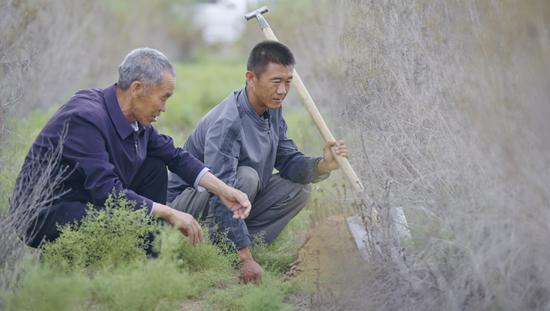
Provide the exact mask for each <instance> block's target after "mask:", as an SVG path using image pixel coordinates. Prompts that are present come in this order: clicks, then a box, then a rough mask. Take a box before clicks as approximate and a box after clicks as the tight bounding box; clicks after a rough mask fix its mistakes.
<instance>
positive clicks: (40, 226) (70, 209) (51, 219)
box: [25, 158, 168, 247]
mask: <svg viewBox="0 0 550 311" xmlns="http://www.w3.org/2000/svg"><path fill="white" fill-rule="evenodd" d="M128 188H129V189H131V190H133V191H135V192H136V193H138V194H140V195H142V196H144V197H146V198H148V199H150V200H152V201H153V202H157V203H161V204H166V190H167V188H168V173H167V170H166V165H165V164H164V162H162V161H161V160H159V159H157V158H147V159H145V162H144V163H143V165H142V166H141V168H140V170H139V171H138V172H137V174H136V176H135V177H134V179H133V180H132V182H131V183H130V186H129V187H128ZM86 208H87V202H77V201H60V202H57V203H55V204H53V205H52V206H51V207H50V208H48V209H45V210H43V211H40V212H39V213H38V215H37V216H35V217H34V218H33V220H32V221H31V222H30V226H29V227H28V229H27V232H26V236H25V242H26V243H27V245H29V246H32V247H39V246H40V245H41V244H42V243H43V241H53V240H55V239H57V238H58V237H59V231H58V227H57V226H58V225H64V224H68V223H75V222H77V223H78V222H80V221H81V220H82V218H84V216H86ZM95 208H97V209H101V208H103V207H101V206H98V207H95Z"/></svg>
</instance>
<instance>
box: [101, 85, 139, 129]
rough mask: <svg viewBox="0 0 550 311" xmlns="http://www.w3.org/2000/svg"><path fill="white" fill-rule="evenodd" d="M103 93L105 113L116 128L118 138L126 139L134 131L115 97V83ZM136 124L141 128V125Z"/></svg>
mask: <svg viewBox="0 0 550 311" xmlns="http://www.w3.org/2000/svg"><path fill="white" fill-rule="evenodd" d="M103 92H104V94H105V106H106V107H107V113H108V114H109V117H110V118H111V121H112V122H113V125H114V126H115V128H116V131H117V133H118V135H119V136H120V138H122V139H126V138H127V137H128V136H130V134H132V133H133V132H134V129H133V128H132V125H131V124H130V121H128V119H126V117H125V116H124V114H122V110H121V109H120V104H119V103H118V99H117V98H116V83H115V84H114V85H111V86H110V87H108V88H106V89H104V90H103ZM138 126H139V127H140V129H141V125H139V123H138Z"/></svg>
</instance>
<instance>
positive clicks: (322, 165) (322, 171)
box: [317, 159, 331, 174]
mask: <svg viewBox="0 0 550 311" xmlns="http://www.w3.org/2000/svg"><path fill="white" fill-rule="evenodd" d="M317 171H318V172H319V173H320V174H327V173H330V171H331V170H330V169H329V168H328V167H327V165H326V162H325V159H321V160H320V161H319V162H318V163H317Z"/></svg>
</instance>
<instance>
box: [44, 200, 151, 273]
mask: <svg viewBox="0 0 550 311" xmlns="http://www.w3.org/2000/svg"><path fill="white" fill-rule="evenodd" d="M134 206H135V202H133V201H128V200H127V199H126V197H125V196H124V195H122V194H121V195H115V194H113V195H110V196H109V198H108V199H107V200H106V201H105V208H104V209H101V210H96V209H94V208H93V207H91V206H90V207H88V210H87V216H86V217H85V218H84V219H83V220H82V223H81V224H80V225H77V224H67V225H64V226H61V227H60V230H61V234H60V236H59V238H58V239H57V240H55V241H53V242H50V243H47V244H46V245H45V247H44V251H43V258H44V262H45V263H47V264H51V265H53V266H61V267H64V268H65V269H82V268H91V269H97V268H100V267H109V266H118V265H125V264H128V263H129V262H132V261H136V260H143V259H145V258H146V253H145V248H146V247H147V245H148V241H147V234H149V233H151V232H154V231H155V229H156V226H155V225H154V223H153V221H152V220H151V219H150V218H149V217H146V216H145V212H144V210H143V209H139V210H134V209H133V208H134Z"/></svg>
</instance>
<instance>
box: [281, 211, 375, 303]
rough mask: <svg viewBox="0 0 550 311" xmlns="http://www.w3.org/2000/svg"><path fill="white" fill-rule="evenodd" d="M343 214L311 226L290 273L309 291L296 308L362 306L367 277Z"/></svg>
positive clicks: (364, 265) (364, 264)
mask: <svg viewBox="0 0 550 311" xmlns="http://www.w3.org/2000/svg"><path fill="white" fill-rule="evenodd" d="M366 266H367V265H366V263H365V262H364V261H363V260H362V259H361V256H360V255H359V252H358V251H357V248H356V246H355V242H354V241H353V238H352V236H351V233H350V231H349V229H348V227H347V225H346V222H345V217H344V216H330V217H328V218H327V219H325V220H323V221H321V222H319V223H318V224H317V225H316V226H315V227H313V228H312V229H311V232H310V234H309V237H308V240H307V241H306V243H305V244H304V247H303V248H302V250H301V251H300V255H299V258H298V260H297V261H296V263H295V265H294V266H293V268H292V270H291V271H290V273H289V274H290V275H291V276H293V277H298V278H299V279H302V280H304V281H305V283H307V284H308V287H309V288H308V290H309V291H311V294H310V296H309V297H307V300H309V301H307V302H306V301H303V302H302V304H301V306H300V305H299V306H298V309H302V310H308V309H309V310H364V308H363V307H362V305H361V301H362V299H364V294H365V293H364V292H363V290H362V289H364V288H365V286H362V285H363V284H364V282H365V280H366V277H367V271H366Z"/></svg>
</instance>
